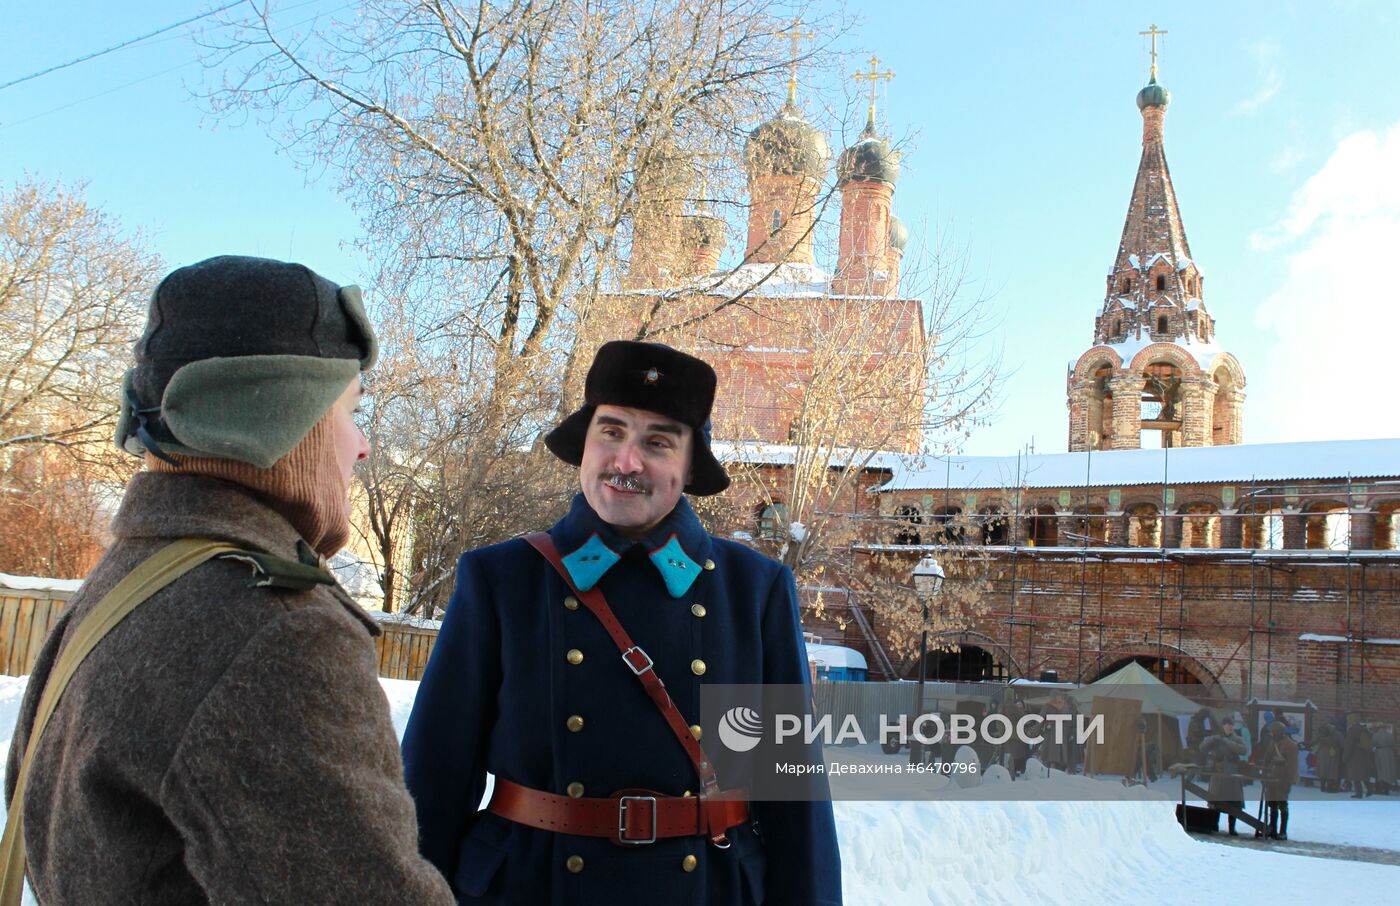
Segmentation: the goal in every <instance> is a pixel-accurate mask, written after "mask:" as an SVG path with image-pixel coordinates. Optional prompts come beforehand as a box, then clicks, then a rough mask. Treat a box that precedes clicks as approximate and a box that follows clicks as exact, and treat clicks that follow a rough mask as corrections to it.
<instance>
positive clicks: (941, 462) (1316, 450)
mask: <svg viewBox="0 0 1400 906" xmlns="http://www.w3.org/2000/svg"><path fill="white" fill-rule="evenodd" d="M889 462H891V463H892V465H893V469H894V477H893V478H891V479H890V480H889V481H888V482H886V483H885V484H883V485H881V486H880V487H878V488H876V489H875V490H876V491H912V490H938V489H941V488H945V487H946V488H952V489H955V490H974V489H979V488H1014V487H1027V488H1075V487H1084V486H1085V485H1086V484H1087V485H1089V486H1092V487H1123V486H1127V485H1141V484H1161V483H1162V479H1163V471H1164V467H1165V477H1166V481H1167V483H1168V484H1170V485H1186V484H1219V483H1225V482H1252V481H1287V480H1302V481H1307V480H1315V479H1347V478H1379V477H1393V476H1400V438H1388V439H1384V440H1322V441H1301V442H1297V443H1285V444H1236V445H1232V446H1223V447H1176V448H1174V449H1171V450H1161V449H1158V450H1100V451H1097V452H1094V453H1038V454H1032V455H1030V456H1022V457H1021V458H1020V462H1019V469H1020V478H1019V480H1018V478H1017V469H1018V462H1017V457H1015V456H952V457H941V456H891V457H890V459H889Z"/></svg>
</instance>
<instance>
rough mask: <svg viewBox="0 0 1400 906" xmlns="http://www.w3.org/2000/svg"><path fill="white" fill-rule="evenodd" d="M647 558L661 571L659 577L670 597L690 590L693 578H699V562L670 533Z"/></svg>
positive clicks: (675, 596) (693, 582)
mask: <svg viewBox="0 0 1400 906" xmlns="http://www.w3.org/2000/svg"><path fill="white" fill-rule="evenodd" d="M649 559H650V560H651V562H652V563H653V564H655V566H656V570H657V572H659V573H661V579H662V581H664V582H665V583H666V590H667V591H668V592H670V594H671V597H673V598H679V597H680V596H681V595H684V594H685V593H686V592H688V591H690V586H692V585H694V584H695V580H696V579H698V578H700V572H701V568H700V564H699V563H696V562H695V561H694V560H692V559H690V556H689V555H688V554H686V552H685V548H683V547H681V543H680V541H678V540H676V536H675V535H672V536H671V537H670V539H669V540H668V541H667V542H666V543H665V544H663V545H662V546H661V547H659V548H658V549H656V550H654V551H652V552H651V554H650V557H649Z"/></svg>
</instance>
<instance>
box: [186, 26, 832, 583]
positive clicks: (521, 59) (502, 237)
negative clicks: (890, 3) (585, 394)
mask: <svg viewBox="0 0 1400 906" xmlns="http://www.w3.org/2000/svg"><path fill="white" fill-rule="evenodd" d="M804 5H805V4H803V3H799V4H797V5H796V6H793V5H788V4H785V5H782V6H779V5H778V4H777V3H776V2H774V0H658V2H655V3H648V4H640V5H639V4H635V3H632V2H628V0H505V2H486V0H481V2H474V3H464V2H448V0H366V2H364V3H362V4H361V5H360V7H359V9H358V12H357V14H356V15H355V16H354V17H353V18H352V19H350V20H347V21H334V20H327V19H317V20H313V21H311V22H293V23H291V24H288V23H287V19H288V18H291V17H290V16H278V15H275V14H274V12H273V10H272V9H271V8H270V6H269V5H268V4H266V3H252V2H250V3H249V4H248V6H247V7H240V8H239V9H238V10H237V11H236V15H235V14H234V13H230V14H229V15H230V16H231V18H227V19H225V20H224V21H223V22H222V23H221V24H220V26H219V27H217V28H215V29H211V30H210V31H208V32H206V33H205V35H204V36H203V38H202V43H203V45H204V47H205V60H206V63H207V65H208V67H209V70H210V71H211V72H217V73H221V74H223V81H222V84H221V85H220V86H218V87H217V88H214V89H213V90H211V91H209V92H208V93H207V94H206V98H207V101H208V103H209V104H210V106H211V108H212V109H213V110H214V111H215V112H216V113H217V114H218V115H221V116H235V115H239V114H244V115H247V114H252V115H254V116H257V117H259V118H261V119H262V120H263V121H264V122H265V123H266V124H267V125H268V126H269V127H270V128H271V129H272V130H273V131H274V132H275V133H276V134H278V135H279V136H280V137H281V138H282V140H283V141H284V142H285V144H286V146H287V147H288V148H290V149H292V150H293V151H294V152H295V153H297V154H298V155H299V156H300V157H301V159H302V160H303V161H305V162H306V164H307V165H308V166H310V167H316V168H328V169H329V170H330V171H331V172H332V173H333V174H335V175H336V177H337V178H338V179H339V181H340V184H341V187H342V190H343V192H344V193H345V194H346V196H347V197H348V198H349V199H350V200H351V201H352V203H354V204H355V205H356V207H357V208H358V210H359V211H360V212H361V213H362V215H363V217H364V223H365V228H366V234H367V235H366V238H365V239H364V240H363V244H364V246H365V247H366V249H367V251H368V252H369V253H370V255H371V257H372V258H373V260H375V261H376V262H377V263H378V268H379V270H378V273H377V275H376V279H375V280H374V281H373V282H374V287H373V289H374V290H375V291H376V292H375V293H373V294H372V295H373V296H374V297H375V298H377V299H378V300H379V302H378V303H377V304H379V306H380V307H379V309H378V311H377V312H376V314H377V316H378V318H377V320H378V321H379V322H380V323H381V325H383V326H384V327H385V329H386V331H389V330H392V331H395V332H397V334H398V338H397V340H396V342H395V343H393V344H386V345H387V346H389V347H390V348H389V351H388V352H387V353H386V355H385V357H384V359H383V361H384V362H385V368H384V371H385V374H384V375H383V376H382V377H377V378H376V379H375V387H374V389H375V390H376V392H377V393H378V394H379V396H380V399H379V401H378V402H376V403H374V404H373V408H372V410H371V414H370V419H369V427H370V429H371V431H372V432H373V433H374V435H375V436H374V438H373V439H374V440H375V441H376V442H377V446H378V448H379V449H378V451H377V452H376V454H375V458H374V460H373V461H372V462H371V463H370V464H369V467H368V469H367V471H366V473H365V475H366V478H365V481H366V487H367V490H368V499H367V508H368V512H369V515H370V523H371V531H372V534H373V535H374V536H375V546H376V547H377V548H378V549H379V551H380V553H379V555H378V556H379V557H380V558H382V559H383V560H384V563H383V564H381V571H386V570H392V569H393V567H392V566H391V565H390V564H391V562H392V560H393V556H394V555H393V554H392V552H394V551H398V552H400V553H399V555H400V556H402V554H403V552H404V551H405V550H406V548H407V547H408V546H411V547H412V549H413V553H412V564H413V565H412V566H409V567H407V568H408V569H410V571H412V572H413V573H414V575H415V577H416V578H418V579H419V580H420V582H421V583H427V584H432V583H435V582H436V580H437V577H438V576H440V575H443V574H444V573H445V572H450V565H451V562H452V559H453V558H454V557H455V553H456V552H457V551H460V550H461V549H463V548H464V547H470V546H473V545H474V544H476V543H483V542H489V541H494V540H499V539H500V538H502V537H508V536H509V535H510V534H513V533H515V532H517V531H519V530H520V529H521V528H523V527H525V526H526V525H529V524H531V523H530V522H528V521H527V520H532V519H537V518H539V517H538V515H537V512H536V510H537V509H538V511H539V512H549V511H550V510H551V509H552V510H555V511H557V508H558V505H559V503H560V500H561V499H562V497H563V496H564V495H565V494H566V490H565V483H564V482H563V481H562V479H561V480H560V481H558V482H551V481H545V482H541V481H540V480H539V479H540V476H541V475H542V474H543V475H545V476H549V475H555V474H563V473H558V472H557V471H555V472H551V471H550V469H552V468H553V467H552V466H547V465H545V462H544V460H543V459H542V458H541V457H540V456H539V455H538V454H537V453H531V452H530V451H531V448H532V445H533V444H534V441H535V440H536V439H537V437H538V435H539V433H540V430H541V428H543V427H545V426H547V425H549V424H551V423H552V422H553V421H554V420H555V419H556V417H557V415H558V413H559V411H560V408H561V407H562V406H566V405H568V401H569V397H568V394H567V392H566V388H568V387H570V386H573V385H574V384H576V383H577V382H576V381H574V382H571V381H570V380H569V378H570V375H571V373H572V372H573V371H574V370H575V369H574V367H573V363H574V359H575V355H576V354H579V353H582V354H585V355H586V354H587V353H589V352H591V347H587V348H585V346H586V344H585V345H584V346H581V345H580V344H579V342H578V337H579V334H580V330H581V328H582V326H583V325H585V324H588V323H590V321H591V322H593V323H611V322H612V319H613V312H612V311H611V310H605V309H606V308H607V306H606V305H605V304H604V303H608V304H611V303H610V300H611V299H612V298H614V297H613V296H612V295H611V294H610V293H609V292H608V291H609V290H610V289H612V288H613V287H615V286H616V285H617V284H618V283H619V282H620V277H621V270H620V266H621V265H622V264H623V263H624V262H626V261H627V260H628V259H629V257H633V256H634V254H635V253H637V252H638V249H639V244H644V243H645V242H646V241H652V242H653V244H657V243H660V244H661V245H667V241H665V240H663V239H661V238H660V237H658V236H656V235H655V234H654V233H653V231H652V227H653V226H655V225H656V224H657V223H658V222H659V221H658V219H657V218H655V217H652V218H651V219H648V209H647V208H646V207H645V205H644V204H642V200H641V195H642V194H643V193H644V192H645V190H646V189H647V187H648V185H652V186H656V185H662V186H666V187H668V191H672V194H671V195H670V197H667V198H664V199H658V198H657V197H656V196H655V194H654V193H653V195H652V196H651V198H650V201H651V202H652V203H653V205H656V204H658V203H659V205H660V207H659V208H653V209H652V210H662V209H664V210H665V211H667V212H670V211H673V210H685V209H690V208H693V207H694V206H696V205H697V204H701V205H703V204H706V203H707V202H706V201H705V199H709V198H713V199H720V198H727V197H733V196H736V195H737V194H738V193H737V192H733V191H730V189H731V188H733V187H734V186H735V185H737V180H738V179H739V178H740V175H741V174H742V173H743V172H744V164H743V153H744V147H745V139H746V138H747V134H748V129H749V128H751V127H752V126H753V125H754V124H755V123H757V122H758V121H760V120H761V119H763V118H765V117H766V116H767V115H768V114H769V113H770V112H771V111H772V109H773V107H774V104H773V101H774V95H775V94H776V92H775V91H774V89H775V88H776V86H777V84H778V83H779V74H780V73H782V71H783V68H784V67H785V66H787V65H789V64H790V60H789V59H788V57H790V56H791V54H790V52H789V51H788V48H787V47H786V45H785V44H784V42H783V41H782V40H781V39H779V38H778V37H777V35H776V33H778V32H780V31H782V29H783V28H784V27H786V26H787V25H789V24H790V22H791V19H792V17H793V15H794V14H800V13H801V12H802V7H803V6H804ZM288 12H289V13H290V10H289V11H288ZM827 33H828V35H829V36H830V40H835V38H836V37H837V36H838V35H839V28H837V29H828V32H827ZM827 46H828V47H829V44H828V45H827ZM826 54H827V50H826V49H825V48H823V47H819V48H815V49H809V50H808V52H806V53H805V54H804V61H805V62H806V64H807V65H809V66H810V65H811V64H813V63H815V62H818V61H820V60H821V59H823V58H824V55H826ZM678 166H679V168H680V169H682V170H686V171H687V172H688V173H689V174H690V175H691V177H694V176H697V175H698V176H700V177H701V178H700V179H699V184H698V185H697V184H696V180H695V179H694V178H686V179H682V180H680V181H674V180H668V179H661V178H654V174H659V173H661V172H662V171H666V172H670V173H674V172H676V171H677V167H678ZM729 213H730V214H731V215H732V214H733V209H731V210H730V211H729ZM661 221H664V222H665V223H666V224H668V225H670V226H677V227H679V228H683V229H685V230H689V229H690V228H691V227H694V226H695V225H696V221H695V220H694V219H690V220H687V221H686V222H685V223H683V224H682V223H680V222H679V221H677V220H675V218H670V217H669V216H667V217H662V218H661ZM631 226H635V227H636V229H629V228H628V227H631ZM668 228H669V227H668ZM687 235H688V234H687ZM639 237H640V238H639ZM395 355H403V356H405V357H406V359H405V362H404V363H402V364H399V363H393V362H392V358H393V356H395ZM532 501H538V504H539V505H538V507H536V506H535V505H534V503H533V502H532ZM410 537H411V538H412V539H415V540H413V542H412V543H411V545H410V543H409V539H410ZM387 578H388V579H389V580H390V581H389V582H387V583H385V587H386V590H387V589H388V588H390V587H391V586H394V584H395V583H394V577H393V576H392V575H389V576H387ZM415 584H419V583H415ZM390 593H391V594H392V592H390ZM420 598H421V596H416V597H415V602H417V603H422V602H421V600H419V599H420Z"/></svg>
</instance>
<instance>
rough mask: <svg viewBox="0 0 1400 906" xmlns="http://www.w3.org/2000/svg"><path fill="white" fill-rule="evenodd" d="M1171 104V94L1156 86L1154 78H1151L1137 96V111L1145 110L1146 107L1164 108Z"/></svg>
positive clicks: (1155, 78)
mask: <svg viewBox="0 0 1400 906" xmlns="http://www.w3.org/2000/svg"><path fill="white" fill-rule="evenodd" d="M1171 102H1172V93H1171V92H1170V91H1168V90H1167V89H1165V88H1163V87H1162V86H1161V85H1158V84H1157V77H1156V76H1153V77H1152V79H1151V81H1149V82H1148V83H1147V85H1146V86H1144V87H1143V89H1142V90H1141V91H1139V92H1138V94H1137V105H1138V109H1139V110H1146V109H1147V108H1148V107H1165V106H1167V105H1168V104H1170V103H1171Z"/></svg>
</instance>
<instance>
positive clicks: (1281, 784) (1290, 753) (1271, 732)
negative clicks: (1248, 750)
mask: <svg viewBox="0 0 1400 906" xmlns="http://www.w3.org/2000/svg"><path fill="white" fill-rule="evenodd" d="M1256 751H1257V752H1258V753H1259V766H1260V768H1261V769H1262V770H1263V774H1264V805H1265V809H1266V815H1267V817H1266V821H1267V822H1268V825H1269V830H1268V835H1269V836H1270V837H1272V838H1275V839H1278V840H1287V839H1288V794H1289V792H1290V790H1292V788H1293V784H1295V783H1297V782H1298V744H1297V743H1296V742H1294V741H1293V740H1292V739H1290V738H1289V736H1288V730H1287V728H1286V727H1285V726H1284V725H1283V722H1282V721H1277V720H1276V721H1274V722H1273V723H1271V724H1269V725H1268V726H1267V727H1265V728H1264V735H1263V739H1262V740H1261V742H1260V744H1259V746H1258V747H1257V748H1256Z"/></svg>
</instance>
